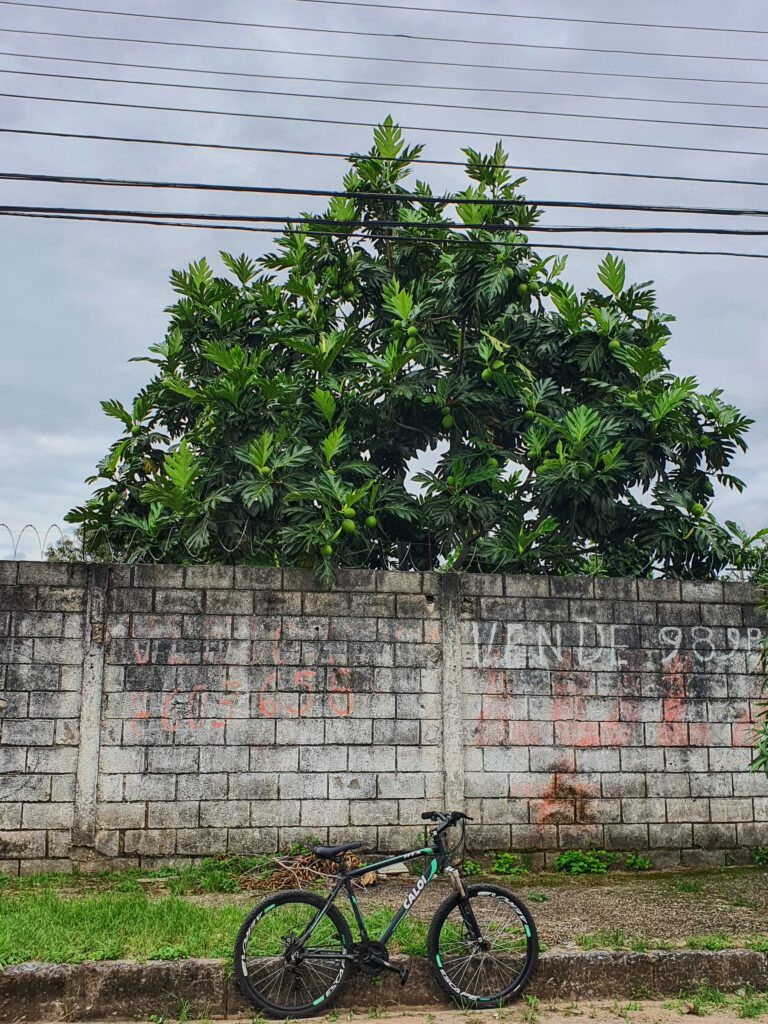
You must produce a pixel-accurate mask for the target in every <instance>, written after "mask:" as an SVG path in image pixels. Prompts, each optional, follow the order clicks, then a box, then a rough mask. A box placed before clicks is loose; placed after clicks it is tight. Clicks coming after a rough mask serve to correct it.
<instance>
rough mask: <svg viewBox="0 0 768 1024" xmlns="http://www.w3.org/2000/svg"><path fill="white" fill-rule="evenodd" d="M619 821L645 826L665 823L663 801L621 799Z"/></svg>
mask: <svg viewBox="0 0 768 1024" xmlns="http://www.w3.org/2000/svg"><path fill="white" fill-rule="evenodd" d="M621 820H622V821H623V822H626V823H627V824H639V823H643V824H647V823H649V822H661V821H665V820H666V813H665V806H664V801H663V800H660V799H653V798H651V799H645V800H637V799H632V798H625V799H622V801H621Z"/></svg>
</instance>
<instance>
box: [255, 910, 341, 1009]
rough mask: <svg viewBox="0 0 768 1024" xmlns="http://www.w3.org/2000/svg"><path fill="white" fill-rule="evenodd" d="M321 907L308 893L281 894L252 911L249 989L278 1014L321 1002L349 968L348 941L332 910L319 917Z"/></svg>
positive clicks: (306, 1007)
mask: <svg viewBox="0 0 768 1024" xmlns="http://www.w3.org/2000/svg"><path fill="white" fill-rule="evenodd" d="M319 910H320V908H318V906H317V905H316V904H315V903H314V902H311V901H310V899H309V898H307V899H306V900H304V899H302V898H301V897H298V896H297V897H296V898H294V899H290V900H282V901H281V899H280V898H279V897H278V898H276V900H275V902H274V903H272V904H270V905H268V906H266V907H265V908H264V909H263V910H262V911H261V912H259V913H257V914H256V915H255V916H254V918H253V920H252V922H251V924H250V927H249V929H248V931H247V932H246V933H245V936H244V938H243V939H242V940H241V941H242V946H241V947H240V961H239V962H240V963H242V964H244V970H243V974H244V981H245V983H246V984H247V987H248V989H249V990H250V991H252V992H253V994H254V997H255V998H257V999H258V1000H260V1001H261V1002H263V1003H264V1004H267V1006H268V1007H270V1008H274V1009H275V1010H277V1011H280V1015H283V1016H292V1015H293V1014H294V1013H298V1012H299V1011H305V1010H307V1009H308V1008H310V1007H313V1006H316V1005H318V1001H321V1002H322V1001H323V1000H324V998H325V997H326V994H327V993H330V992H332V991H333V989H334V988H335V986H336V984H337V982H339V981H341V980H342V978H343V976H344V974H345V971H346V968H347V961H346V957H347V955H348V953H349V948H348V941H346V942H345V940H344V939H343V937H342V933H341V932H340V931H339V926H338V924H336V923H335V921H334V919H333V918H332V917H331V916H329V915H325V916H323V917H321V918H320V919H319V920H318V919H317V918H318V913H319ZM310 930H311V931H310ZM308 931H310V934H309V936H308V938H307V940H306V943H304V942H302V936H303V935H306V934H307V932H308Z"/></svg>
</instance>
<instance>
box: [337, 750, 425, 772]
mask: <svg viewBox="0 0 768 1024" xmlns="http://www.w3.org/2000/svg"><path fill="white" fill-rule="evenodd" d="M396 749H397V770H398V771H399V772H428V771H434V770H435V768H436V767H438V766H439V767H441V768H442V758H441V757H440V755H439V754H436V752H435V750H434V748H432V747H397V748H396ZM349 760H350V769H351V768H352V751H351V750H350V755H349Z"/></svg>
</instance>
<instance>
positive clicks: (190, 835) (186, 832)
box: [176, 828, 227, 856]
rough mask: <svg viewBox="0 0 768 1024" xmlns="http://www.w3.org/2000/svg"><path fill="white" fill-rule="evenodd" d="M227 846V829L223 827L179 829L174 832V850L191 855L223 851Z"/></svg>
mask: <svg viewBox="0 0 768 1024" xmlns="http://www.w3.org/2000/svg"><path fill="white" fill-rule="evenodd" d="M226 848H227V830H226V829H224V828H196V829H179V830H178V831H177V833H176V852H177V853H179V854H189V855H191V856H203V855H208V856H211V855H212V854H216V853H223V852H224V850H226Z"/></svg>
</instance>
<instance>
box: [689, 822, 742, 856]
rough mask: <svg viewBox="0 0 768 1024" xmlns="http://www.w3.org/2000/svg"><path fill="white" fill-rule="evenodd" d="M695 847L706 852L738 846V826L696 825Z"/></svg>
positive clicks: (694, 833)
mask: <svg viewBox="0 0 768 1024" xmlns="http://www.w3.org/2000/svg"><path fill="white" fill-rule="evenodd" d="M693 845H694V846H700V847H702V848H703V849H705V850H724V849H728V848H729V847H733V846H736V826H735V825H694V826H693Z"/></svg>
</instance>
